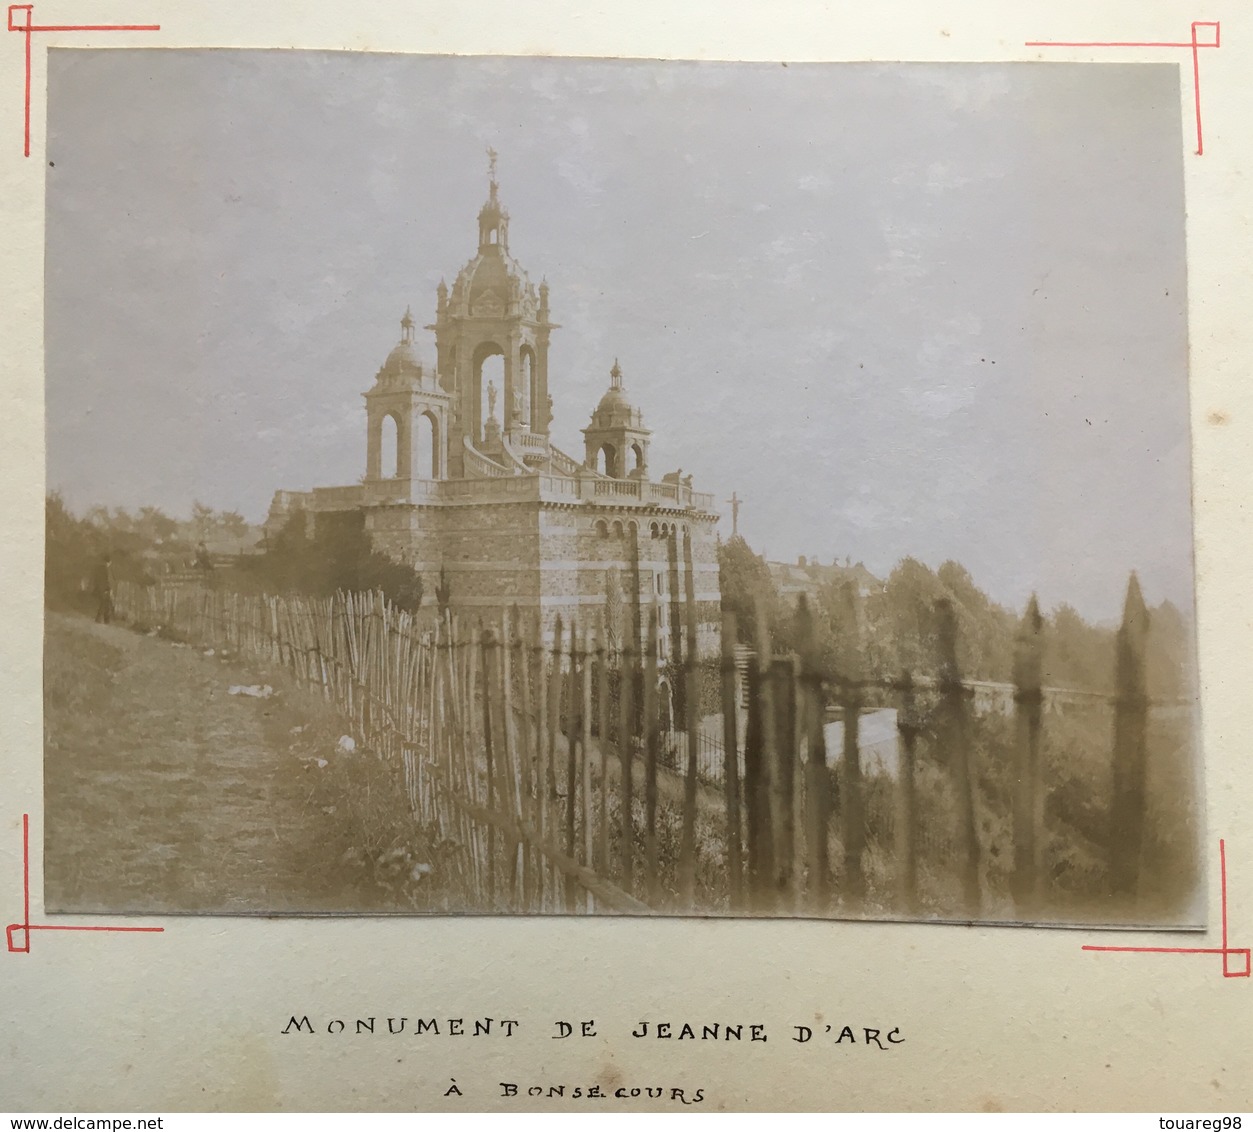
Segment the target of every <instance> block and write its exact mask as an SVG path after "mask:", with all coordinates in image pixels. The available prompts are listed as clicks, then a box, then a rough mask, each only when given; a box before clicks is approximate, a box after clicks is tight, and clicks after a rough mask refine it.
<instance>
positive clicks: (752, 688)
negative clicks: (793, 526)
mask: <svg viewBox="0 0 1253 1132" xmlns="http://www.w3.org/2000/svg"><path fill="white" fill-rule="evenodd" d="M756 606H757V607H756V617H755V629H756V632H755V646H756V650H755V651H756V655H755V656H754V658H753V664H752V666H751V668H750V671H749V681H748V690H749V706H748V722H747V725H746V731H747V734H746V735H745V739H744V801H745V806H746V808H747V814H746V817H747V821H746V831H747V833H748V883H749V898H750V906H751V907H752V909H753V911H756V912H762V911H768V910H769V909H771V908H772V907H773V906H774V886H773V884H772V880H773V877H774V827H773V825H772V823H771V815H770V786H771V776H772V772H773V766H774V740H775V726H774V706H773V689H772V688H771V686H770V680H769V671H770V654H771V644H770V629H769V627H768V624H767V621H766V608H765V604H764V602H763V601H762V599H761V598H758V599H757V603H756Z"/></svg>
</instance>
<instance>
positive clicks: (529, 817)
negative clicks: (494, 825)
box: [513, 608, 539, 911]
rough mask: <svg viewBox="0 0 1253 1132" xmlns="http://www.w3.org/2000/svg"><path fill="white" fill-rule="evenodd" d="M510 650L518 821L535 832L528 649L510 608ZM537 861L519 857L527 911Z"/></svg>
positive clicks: (529, 852) (530, 853) (528, 854)
mask: <svg viewBox="0 0 1253 1132" xmlns="http://www.w3.org/2000/svg"><path fill="white" fill-rule="evenodd" d="M513 625H514V638H513V647H514V648H515V649H516V651H517V654H518V659H517V670H518V691H519V694H520V696H521V700H522V705H521V709H522V710H521V716H522V726H521V727H520V728H519V734H520V735H521V736H522V746H521V750H520V752H519V754H520V759H521V764H522V765H521V771H522V773H521V782H520V784H519V793H520V812H521V814H522V821H523V822H524V824H525V825H526V826H527V828H528V829H530V830H534V829H535V747H534V740H535V732H534V731H533V730H532V728H533V727H534V722H533V716H532V714H531V712H532V704H531V650H530V647H529V645H528V643H527V641H526V639H525V634H524V633H523V631H522V622H521V619H520V614H519V613H518V610H517V609H516V608H515V609H514V617H513ZM538 864H539V860H538V858H537V856H536V854H535V852H534V850H533V849H532V848H531V847H530V846H527V847H526V848H525V849H524V851H523V857H522V905H523V907H524V908H525V909H526V910H527V911H533V910H535V908H536V887H537V886H536V872H537V868H536V866H538Z"/></svg>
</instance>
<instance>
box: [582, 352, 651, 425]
mask: <svg viewBox="0 0 1253 1132" xmlns="http://www.w3.org/2000/svg"><path fill="white" fill-rule="evenodd" d="M592 425H593V427H595V428H632V429H642V428H643V427H644V418H643V414H642V413H641V412H640V411H639V409H637V408H636V407H635V406H634V405H632V404H631V401H630V399H629V398H628V397H627V395H626V389H625V388H624V387H623V385H622V367H621V366H619V365H618V362H617V359H616V358H615V359H614V363H613V369H611V370H610V371H609V388H608V389H606V390H605V393H604V396H603V397H601V399H600V403H599V404H598V405H597V406H596V411H595V412H594V413H593V414H592Z"/></svg>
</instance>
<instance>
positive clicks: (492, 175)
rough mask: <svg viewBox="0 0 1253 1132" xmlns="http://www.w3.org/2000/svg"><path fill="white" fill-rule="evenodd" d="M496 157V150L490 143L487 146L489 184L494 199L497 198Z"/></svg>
mask: <svg viewBox="0 0 1253 1132" xmlns="http://www.w3.org/2000/svg"><path fill="white" fill-rule="evenodd" d="M496 157H497V154H496V151H495V150H494V149H493V148H492V147H491V146H490V145H489V146H488V147H487V184H488V188H489V190H490V191H491V197H492V200H495V199H496Z"/></svg>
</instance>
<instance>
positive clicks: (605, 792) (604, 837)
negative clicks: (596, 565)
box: [596, 608, 612, 877]
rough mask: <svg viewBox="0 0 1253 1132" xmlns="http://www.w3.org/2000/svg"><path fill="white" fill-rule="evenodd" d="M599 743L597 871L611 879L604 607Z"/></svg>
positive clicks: (598, 647)
mask: <svg viewBox="0 0 1253 1132" xmlns="http://www.w3.org/2000/svg"><path fill="white" fill-rule="evenodd" d="M596 712H597V715H596V731H597V736H596V743H597V746H598V747H599V749H600V798H599V801H598V807H597V815H596V820H597V821H598V822H599V823H600V831H599V832H600V836H599V840H598V842H597V847H596V855H597V861H596V868H597V869H598V870H599V871H600V872H601V873H602V874H603V875H604V876H606V877H607V876H609V874H610V872H611V871H612V870H611V867H610V861H609V638H608V619H607V617H606V615H605V611H604V609H603V608H602V609H601V613H600V628H599V632H598V633H597V634H596Z"/></svg>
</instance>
